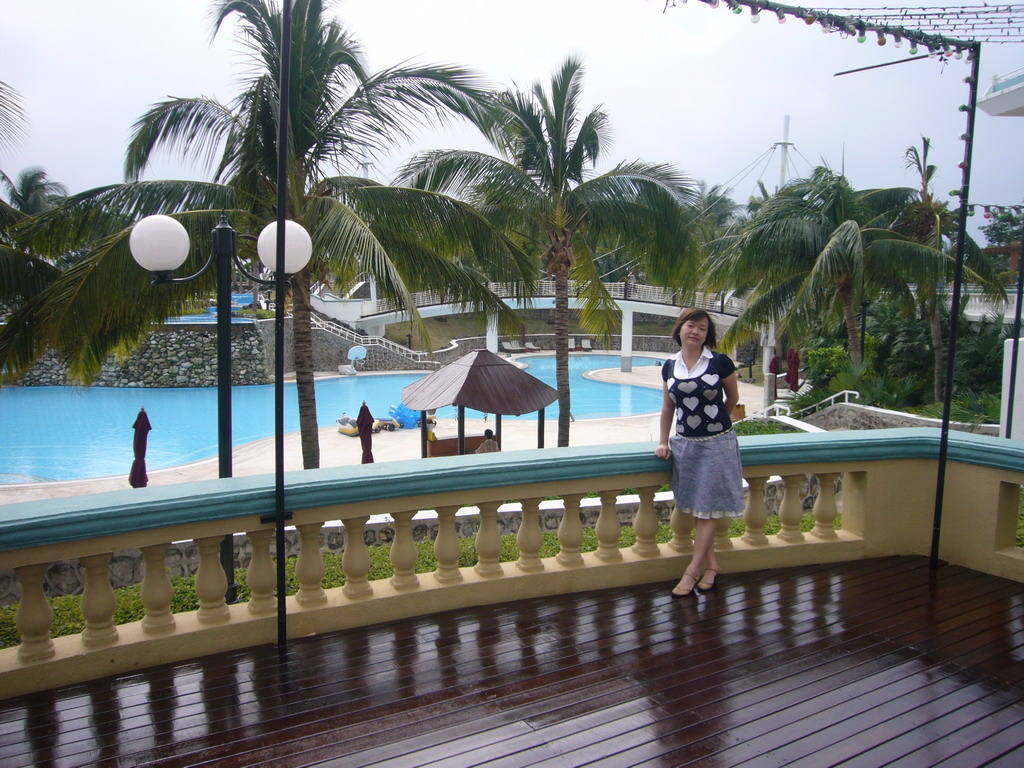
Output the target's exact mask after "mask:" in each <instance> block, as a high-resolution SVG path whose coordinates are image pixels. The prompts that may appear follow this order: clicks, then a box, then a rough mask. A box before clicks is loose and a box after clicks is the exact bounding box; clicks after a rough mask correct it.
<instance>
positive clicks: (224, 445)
mask: <svg viewBox="0 0 1024 768" xmlns="http://www.w3.org/2000/svg"><path fill="white" fill-rule="evenodd" d="M212 240H213V258H214V259H215V260H216V262H217V264H216V269H217V467H218V473H217V476H218V477H231V474H232V466H231V450H232V444H231V264H232V262H233V261H234V260H235V259H236V258H238V248H237V239H236V237H235V230H234V229H233V228H232V227H231V225H230V224H229V223H228V220H227V217H225V216H221V217H220V222H219V223H218V224H217V226H216V227H214V229H213V233H212ZM220 562H221V565H222V566H223V568H224V575H225V576H226V577H227V581H228V588H227V592H226V593H225V596H224V599H225V600H227V602H229V603H234V602H237V601H238V585H237V584H236V583H235V537H234V534H231V533H229V534H227V535H226V536H225V537H224V540H223V541H222V542H221V545H220Z"/></svg>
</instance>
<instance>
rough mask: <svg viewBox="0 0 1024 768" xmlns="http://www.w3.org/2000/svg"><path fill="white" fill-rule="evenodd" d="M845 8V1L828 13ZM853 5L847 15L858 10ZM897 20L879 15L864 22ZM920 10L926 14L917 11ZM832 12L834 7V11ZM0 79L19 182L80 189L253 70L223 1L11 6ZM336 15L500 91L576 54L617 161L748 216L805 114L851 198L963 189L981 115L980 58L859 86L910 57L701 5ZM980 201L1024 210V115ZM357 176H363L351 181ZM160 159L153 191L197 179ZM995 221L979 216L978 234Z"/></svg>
mask: <svg viewBox="0 0 1024 768" xmlns="http://www.w3.org/2000/svg"><path fill="white" fill-rule="evenodd" d="M833 4H834V5H836V4H838V3H833ZM846 4H850V3H846ZM872 4H875V5H887V6H890V7H893V6H902V5H908V6H910V5H913V4H911V3H899V2H894V1H893V0H887V1H886V2H877V0H868V1H867V2H865V3H863V5H864V6H870V5H872ZM920 4H921V3H920V0H918V5H920ZM827 5H828V3H827V2H826V3H822V6H827ZM2 6H3V19H4V22H3V25H2V28H0V80H3V81H5V82H7V83H8V84H9V85H11V86H13V87H14V88H16V89H17V90H18V91H20V92H21V94H22V95H23V97H24V99H25V105H26V107H27V110H28V112H29V118H30V126H29V135H28V137H27V138H26V140H24V141H23V142H22V143H21V144H20V145H19V146H18V147H17V148H16V149H15V150H14V151H9V152H7V154H6V155H5V156H0V168H2V169H3V170H4V171H5V172H6V173H7V174H8V175H9V176H12V177H13V175H14V174H16V173H17V172H18V171H20V170H21V169H22V168H24V167H26V166H29V165H41V166H43V167H44V168H45V169H46V171H47V172H48V173H49V175H50V177H51V178H52V179H54V180H56V181H60V182H62V183H64V184H65V185H66V186H67V187H68V189H69V190H70V191H71V192H78V191H82V190H84V189H88V188H90V187H94V186H99V185H103V184H109V183H116V182H118V181H120V180H121V179H122V163H123V158H124V149H125V146H126V144H127V138H128V135H129V131H130V128H131V125H132V123H133V122H134V121H135V119H137V118H138V117H139V116H140V115H142V114H143V112H144V111H145V110H146V109H147V107H148V106H149V105H150V104H152V103H154V102H157V101H160V100H162V99H164V98H166V97H168V96H199V95H205V96H213V97H216V98H218V99H220V100H222V101H225V102H229V101H230V100H231V99H232V97H233V96H234V95H235V93H236V92H237V88H236V85H237V81H238V78H239V77H241V76H242V75H243V74H244V71H245V67H244V64H243V60H242V59H241V57H240V55H239V50H240V49H239V47H238V45H237V44H236V42H235V39H234V37H233V35H232V34H230V31H229V30H227V29H226V30H224V31H223V32H222V34H221V35H220V36H219V38H218V39H217V40H216V41H214V43H213V44H212V45H211V44H210V24H209V20H208V11H209V7H210V3H209V2H208V0H102V2H95V3H85V2H81V0H46V2H33V3H27V2H16V1H15V0H4V2H3V3H2ZM333 10H334V12H335V13H336V14H337V16H338V18H339V19H340V20H341V21H342V22H343V24H345V25H346V26H347V27H348V28H349V29H350V31H351V32H352V33H353V34H354V35H355V37H357V38H358V39H359V40H361V41H362V43H363V45H364V47H365V50H366V52H367V54H368V56H369V59H370V64H371V69H374V70H377V69H383V68H385V67H389V66H393V65H395V64H397V63H399V62H402V61H405V60H408V59H414V60H417V61H419V62H430V63H455V64H461V65H464V66H468V67H472V68H474V69H476V70H478V71H480V72H481V73H482V74H483V75H485V76H486V77H487V78H488V79H489V80H491V81H492V82H493V84H494V85H495V86H501V87H505V86H508V85H512V84H516V85H518V86H521V87H527V86H530V85H532V84H533V83H534V82H535V81H537V80H542V81H545V82H546V81H547V80H548V79H549V77H550V75H551V73H552V72H553V71H554V70H555V68H557V67H558V66H559V65H560V64H561V62H562V61H563V60H564V58H565V57H566V56H567V55H569V54H576V55H579V56H581V57H582V58H583V60H584V62H585V64H586V67H587V74H586V80H585V87H584V98H585V103H584V106H585V107H586V108H587V109H590V108H592V107H594V106H597V105H599V104H600V105H603V107H604V108H605V109H606V110H607V112H608V113H609V115H610V118H611V125H612V128H613V130H614V139H615V140H614V143H613V145H612V147H611V151H610V152H609V153H608V154H607V156H606V160H605V166H604V167H610V166H611V165H613V164H614V163H615V162H618V161H621V160H632V159H643V160H646V161H650V162H668V163H674V164H676V165H677V166H678V167H679V168H681V169H682V170H683V171H685V172H686V173H687V174H688V175H690V176H691V177H693V178H695V179H705V180H707V181H708V182H710V183H720V184H725V185H727V186H730V187H732V188H733V189H734V192H733V197H734V198H735V199H736V200H738V201H739V202H745V201H746V200H747V198H748V197H749V196H750V194H751V193H752V192H753V191H754V189H755V186H756V183H757V181H758V179H762V180H763V181H764V182H765V184H766V185H767V186H768V188H769V190H773V189H774V188H775V187H776V186H777V184H778V182H779V178H780V164H779V156H778V154H776V155H775V156H774V157H773V158H772V159H771V160H765V159H762V161H761V163H760V164H757V163H756V162H755V161H757V160H758V158H759V157H761V156H762V155H763V154H764V153H765V152H766V151H768V150H770V149H771V148H772V145H773V144H774V143H775V142H778V141H781V140H782V138H783V137H782V130H783V122H784V119H785V117H786V116H787V115H788V116H789V117H790V135H789V139H790V141H791V142H793V144H794V145H795V150H796V151H795V152H794V153H792V154H791V158H792V160H793V162H794V164H795V169H793V170H792V171H791V175H793V174H794V173H795V174H796V175H803V174H805V173H806V172H807V171H809V169H810V167H811V165H817V164H819V163H821V162H822V161H826V162H828V163H829V164H830V165H831V166H832V167H833V168H836V169H844V170H845V172H846V174H847V176H848V177H849V178H850V180H851V181H852V182H853V184H854V185H855V186H856V187H860V188H865V187H877V186H895V185H911V186H913V185H915V183H916V179H915V177H914V176H913V175H912V174H911V173H910V172H909V171H906V170H905V169H904V167H903V153H904V150H905V149H906V148H907V147H909V146H910V145H914V144H916V145H920V140H921V136H922V135H923V136H927V137H929V138H930V139H931V140H932V144H933V155H932V157H931V161H932V162H933V163H934V164H936V165H938V166H939V173H938V175H937V177H936V179H935V184H934V189H935V191H936V192H937V193H939V194H940V195H942V196H943V197H945V196H946V195H947V194H948V192H949V190H951V189H954V188H957V187H959V186H960V171H959V169H958V168H957V164H958V163H959V162H960V161H961V160H963V153H964V145H963V142H961V140H960V138H959V136H960V134H961V133H963V132H964V130H965V128H966V117H965V115H964V114H963V113H961V112H959V111H958V109H957V107H958V106H959V105H960V104H962V103H964V102H965V101H966V100H967V86H966V85H965V84H964V83H963V78H964V77H966V76H967V75H968V74H969V71H970V68H969V65H968V64H967V63H966V62H965V61H959V62H958V61H951V62H949V63H948V64H946V65H942V64H940V63H938V62H936V61H933V60H924V61H916V62H910V63H907V64H900V65H897V66H892V67H885V68H882V69H875V70H870V71H867V72H861V73H858V74H853V75H847V76H844V77H834V76H833V75H834V73H836V72H840V71H843V70H848V69H853V68H857V67H864V66H869V65H872V64H880V63H883V62H887V61H893V60H896V59H900V58H906V57H908V56H909V54H908V53H907V49H908V46H907V45H906V44H904V46H903V48H902V49H899V50H895V49H894V48H893V45H892V43H891V42H890V43H889V44H888V45H886V46H885V47H879V46H878V45H877V44H876V43H875V42H873V41H872V40H869V41H868V42H867V43H865V44H858V43H857V42H855V41H854V40H853V39H841V38H840V37H839V36H838V35H831V34H830V35H825V34H822V32H821V30H820V27H818V26H813V27H808V26H806V25H804V24H802V23H800V22H799V21H796V20H793V19H790V20H789V21H788V22H787V23H786V24H779V23H778V22H777V21H776V20H774V18H772V17H770V16H769V15H767V14H764V18H763V19H762V20H761V22H760V23H759V24H757V25H754V24H751V23H750V21H749V15H748V14H747V13H746V12H745V11H744V13H743V14H742V15H739V16H737V15H734V14H732V13H731V12H729V10H728V9H727V8H726V7H725V4H724V3H723V4H722V6H721V7H719V8H717V9H712V8H710V7H708V6H706V5H704V4H702V3H699V2H696V0H692V1H691V2H689V3H688V4H685V5H684V4H682V2H681V1H680V2H679V3H678V5H677V7H676V8H672V9H669V10H668V11H666V12H663V1H662V0H586V1H582V0H575V1H574V2H570V1H569V0H516V1H514V2H496V1H495V0H340V1H339V2H337V3H336V4H335V5H334V7H333ZM981 64H982V66H981V92H982V94H983V93H984V91H985V89H986V88H987V85H988V84H989V83H990V82H991V79H992V77H993V76H994V75H998V74H1006V73H1007V72H1009V71H1011V70H1015V69H1018V68H1020V67H1022V66H1024V45H1021V44H1013V45H1005V44H1004V45H996V44H986V45H984V46H983V48H982V57H981ZM975 135H976V139H975V146H974V165H973V173H972V185H971V200H972V202H976V203H990V204H1002V205H1012V204H1020V203H1021V201H1022V199H1024V153H1022V152H1021V145H1022V139H1024V118H1012V117H1003V118H996V117H990V116H989V115H987V114H985V113H984V112H982V111H980V110H979V112H978V117H977V128H976V131H975ZM454 147H462V148H474V149H486V145H485V144H484V143H483V142H482V140H481V139H480V138H479V137H477V136H474V135H473V134H472V133H471V132H469V131H468V130H466V129H463V128H452V127H449V128H446V129H441V130H429V129H428V130H424V131H423V132H421V134H420V135H419V138H418V140H417V141H416V142H415V144H414V145H413V146H409V147H401V148H398V149H396V151H395V153H394V154H392V155H391V156H390V157H389V158H385V159H382V160H381V162H380V163H379V165H378V168H377V170H376V175H377V177H378V178H380V179H382V180H383V179H385V178H386V177H387V176H388V175H390V173H391V172H392V170H393V169H394V168H395V167H397V166H398V165H399V164H401V163H402V162H403V161H404V160H406V159H408V157H409V156H410V155H411V154H412V152H413V151H414V150H416V149H439V148H445V149H447V148H454ZM344 170H346V171H348V170H351V169H344ZM203 176H204V173H203V170H202V169H199V168H183V167H181V165H180V164H179V163H178V162H177V161H176V158H173V157H166V158H163V159H161V161H160V163H159V165H157V166H155V167H154V168H153V169H152V171H151V172H150V173H149V174H147V177H148V178H182V177H186V178H202V177H203ZM982 223H984V221H983V220H981V217H980V215H979V216H977V217H975V219H974V220H973V221H972V227H971V229H972V230H974V229H975V228H976V226H977V225H978V224H982Z"/></svg>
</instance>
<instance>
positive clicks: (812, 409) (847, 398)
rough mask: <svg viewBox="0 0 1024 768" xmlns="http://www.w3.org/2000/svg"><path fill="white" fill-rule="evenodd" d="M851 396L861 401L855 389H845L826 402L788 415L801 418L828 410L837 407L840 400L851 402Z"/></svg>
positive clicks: (827, 398) (823, 401) (828, 398)
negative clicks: (831, 406) (833, 406)
mask: <svg viewBox="0 0 1024 768" xmlns="http://www.w3.org/2000/svg"><path fill="white" fill-rule="evenodd" d="M851 395H852V396H853V399H854V400H860V392H857V391H856V390H853V389H844V390H843V391H842V392H836V393H835V394H834V395H830V396H829V397H826V398H825V399H824V400H819V401H818V402H816V403H814V405H808V406H807V407H806V408H801V409H800V410H798V411H792V412H790V413H787V414H786V415H787V416H792V417H793V418H796V417H797V416H800V415H801V414H805V413H817V412H818V411H820V410H822V409H824V408H828V407H829V406H830V405H835V404H836V402H837V401H838V400H839V398H842V399H843V402H844V403H848V402H850V396H851Z"/></svg>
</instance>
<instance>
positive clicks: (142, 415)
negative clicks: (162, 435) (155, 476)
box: [128, 408, 152, 488]
mask: <svg viewBox="0 0 1024 768" xmlns="http://www.w3.org/2000/svg"><path fill="white" fill-rule="evenodd" d="M132 429H134V430H135V443H134V450H135V461H133V462H132V471H131V473H130V474H129V475H128V482H129V483H131V486H132V488H145V487H146V485H147V484H148V483H149V476H148V475H147V474H146V440H147V439H148V438H149V430H151V429H152V427H151V426H150V425H149V417H148V416H147V415H146V409H145V408H140V409H139V415H138V416H136V417H135V423H134V424H132Z"/></svg>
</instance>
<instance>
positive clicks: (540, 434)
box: [537, 408, 544, 448]
mask: <svg viewBox="0 0 1024 768" xmlns="http://www.w3.org/2000/svg"><path fill="white" fill-rule="evenodd" d="M537 447H538V448H543V447H544V409H543V408H541V409H540V410H539V411H537Z"/></svg>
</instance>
